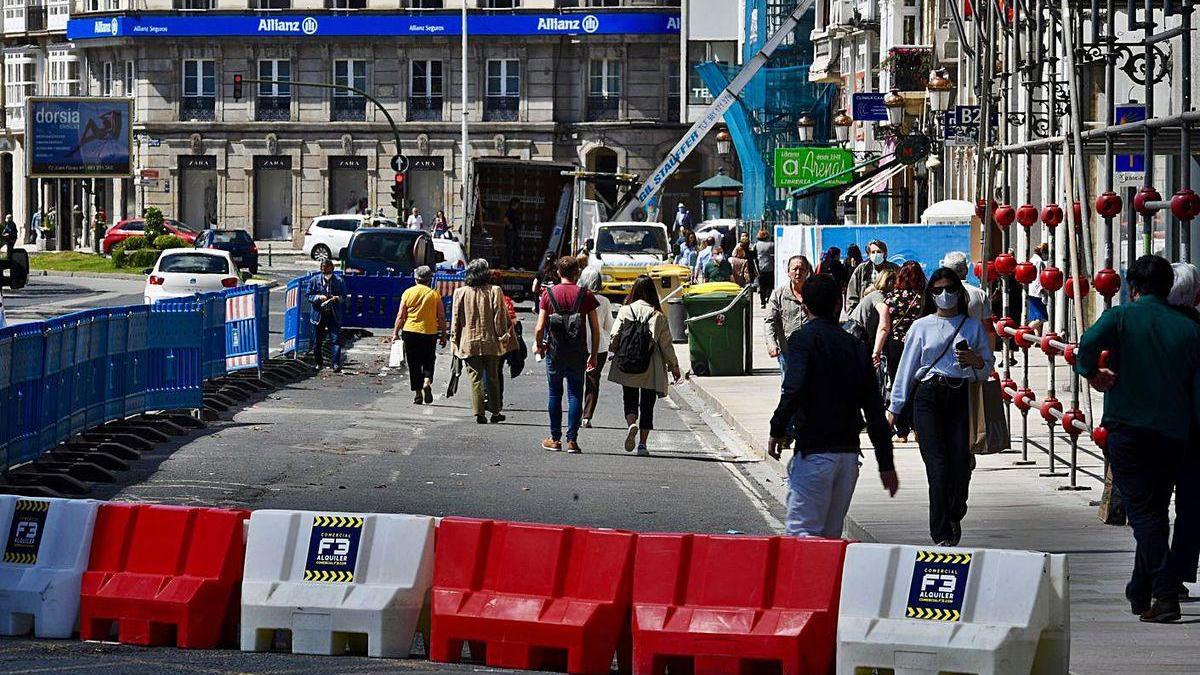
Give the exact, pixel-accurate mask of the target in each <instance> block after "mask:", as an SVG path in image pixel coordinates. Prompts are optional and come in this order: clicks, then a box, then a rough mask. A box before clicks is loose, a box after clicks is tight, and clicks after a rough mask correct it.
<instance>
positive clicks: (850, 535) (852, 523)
mask: <svg viewBox="0 0 1200 675" xmlns="http://www.w3.org/2000/svg"><path fill="white" fill-rule="evenodd" d="M678 386H686V387H687V388H688V389H689V390H690V391H692V392H693V393H694V394H695V395H696V397H697V398H699V399H700V400H701V401H703V402H704V404H705V405H706V406H708V408H709V409H710V410H711V411H714V412H716V413H717V414H719V415H720V416H721V419H723V420H724V421H725V423H726V424H728V425H729V426H730V427H731V428H732V429H733V431H734V433H736V434H737V438H738V440H740V441H741V442H742V443H743V444H744V445H745V446H746V449H747V450H749V451H750V453H751V454H752V455H754V456H755V457H760V458H762V460H763V461H764V463H765V464H766V465H767V466H769V467H771V469H773V470H774V471H775V472H776V473H778V474H779V476H780V477H781V478H783V479H784V480H786V479H787V462H786V461H782V460H778V459H775V458H774V457H771V456H770V455H768V454H767V453H766V451H765V449H764V448H763V447H762V446H760V445H759V444H758V443H757V442H756V441H755V435H754V434H753V433H752V432H751V431H750V430H748V429H746V427H745V426H743V425H742V423H741V422H740V421H738V420H737V419H736V418H735V417H734V416H733V415H731V414H729V410H728V409H726V408H725V406H724V405H722V403H721V401H720V400H719V399H717V397H715V396H713V395H712V394H710V393H709V392H708V391H707V390H706V389H705V388H704V386H703V385H701V384H698V383H697V382H696V380H694V379H693V378H691V377H689V378H688V379H687V380H686V382H685V384H683V385H677V387H678ZM671 400H672V401H675V404H676V405H678V406H680V407H691V408H692V409H693V410H694V409H695V408H694V406H691V404H689V403H688V402H687V400H686V399H685V398H684V396H682V395H681V394H679V393H676V391H675V388H672V389H671ZM696 412H698V413H703V412H705V411H703V410H697V411H696ZM764 433H765V432H764ZM851 509H853V505H852V506H851ZM844 528H845V532H843V535H842V536H844V537H845V538H847V539H849V540H851V541H859V542H867V543H875V542H878V541H879V539H878V538H876V537H875V535H873V534H871V533H870V532H869V531H868V530H867V529H866V528H865V527H863V526H862V525H860V524H859V523H858V521H856V520H854V515H853V513H847V514H846V521H845V525H844Z"/></svg>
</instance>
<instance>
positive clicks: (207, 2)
mask: <svg viewBox="0 0 1200 675" xmlns="http://www.w3.org/2000/svg"><path fill="white" fill-rule="evenodd" d="M216 8H217V3H216V0H175V9H181V10H184V11H199V10H205V9H216Z"/></svg>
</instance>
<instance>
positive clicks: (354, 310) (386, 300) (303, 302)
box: [283, 272, 466, 354]
mask: <svg viewBox="0 0 1200 675" xmlns="http://www.w3.org/2000/svg"><path fill="white" fill-rule="evenodd" d="M316 277H317V273H315V272H314V273H312V274H307V275H305V276H302V277H296V278H295V279H292V280H291V281H289V282H288V284H287V288H286V291H285V295H284V302H285V304H284V314H283V352H284V353H285V354H304V353H306V352H308V351H310V350H311V349H312V339H313V327H312V321H311V318H312V305H311V303H309V302H308V288H309V285H310V284H311V283H312V282H313V281H315V280H316ZM343 279H345V281H346V306H345V310H344V311H343V313H342V328H375V329H390V328H392V326H394V325H395V324H396V315H397V314H398V313H399V311H400V298H401V296H403V295H404V291H406V290H408V289H409V288H411V287H412V285H413V283H414V281H413V278H412V276H411V275H409V276H407V277H403V276H365V275H347V276H344V277H343ZM464 279H466V273H464V272H458V273H455V274H445V273H439V274H435V275H434V277H433V280H434V287H435V288H437V289H438V292H440V293H441V294H442V304H443V305H444V306H445V308H446V319H447V321H448V320H449V319H450V309H451V305H452V300H453V295H454V291H455V289H457V288H458V287H459V286H462V284H463V280H464Z"/></svg>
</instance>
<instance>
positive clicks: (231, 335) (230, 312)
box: [225, 286, 266, 372]
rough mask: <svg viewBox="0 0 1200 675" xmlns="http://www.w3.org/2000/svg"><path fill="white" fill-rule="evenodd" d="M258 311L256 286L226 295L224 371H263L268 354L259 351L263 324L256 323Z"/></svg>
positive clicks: (239, 289)
mask: <svg viewBox="0 0 1200 675" xmlns="http://www.w3.org/2000/svg"><path fill="white" fill-rule="evenodd" d="M258 312H259V302H258V298H257V292H256V290H255V288H254V287H253V286H244V287H242V288H238V289H234V290H232V291H228V292H226V293H225V370H227V371H229V372H233V371H235V370H244V369H246V368H260V367H261V366H262V363H263V361H265V360H266V354H265V351H264V352H263V353H260V351H259V346H260V337H261V336H260V335H259V330H258V325H259V324H260V323H264V322H261V321H257V320H256V317H257V316H258ZM263 346H264V347H265V345H263Z"/></svg>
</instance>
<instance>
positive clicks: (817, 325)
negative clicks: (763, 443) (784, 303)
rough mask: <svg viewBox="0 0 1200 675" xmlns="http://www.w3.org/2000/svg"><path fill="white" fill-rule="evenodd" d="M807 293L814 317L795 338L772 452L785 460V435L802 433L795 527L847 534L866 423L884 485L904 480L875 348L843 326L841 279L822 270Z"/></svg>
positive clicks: (794, 468)
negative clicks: (871, 353)
mask: <svg viewBox="0 0 1200 675" xmlns="http://www.w3.org/2000/svg"><path fill="white" fill-rule="evenodd" d="M800 295H801V298H802V299H803V301H804V306H805V307H806V308H807V309H808V312H809V315H810V316H811V317H812V318H811V320H809V321H807V322H805V324H804V326H803V327H802V328H801V329H800V330H798V331H796V332H795V333H792V335H791V337H789V338H788V342H787V365H786V367H785V369H784V375H783V390H782V392H781V393H780V396H779V405H778V406H777V407H776V408H775V414H774V415H773V416H772V417H771V440H770V442H769V443H768V445H767V452H769V453H770V454H771V456H772V457H775V458H776V459H778V458H779V457H780V455H781V454H782V449H781V448H782V444H783V441H784V439H785V438H786V437H788V436H794V438H795V439H796V454H795V456H794V457H793V458H792V461H791V462H790V463H789V465H788V498H787V510H788V514H787V533H788V534H790V535H795V536H802V537H831V538H836V537H841V536H842V526H843V521H844V520H845V518H846V513H847V512H848V511H849V510H850V498H851V497H853V496H854V486H855V484H856V483H857V482H858V468H859V457H860V455H861V454H862V453H861V451H860V446H859V434H860V433H861V432H862V430H863V427H866V429H867V434H868V435H869V436H870V437H871V444H872V445H873V446H874V447H875V462H876V464H878V465H879V478H880V480H881V481H882V482H883V487H884V489H886V490H887V491H888V493H889V494H890V495H892V496H895V495H896V490H898V489H899V488H900V481H899V479H898V478H897V477H896V469H895V464H894V463H893V459H892V431H891V428H890V427H889V426H888V423H887V419H886V418H885V417H884V414H883V397H882V396H881V395H880V393H879V384H878V382H877V381H876V380H875V369H874V368H873V367H872V366H871V359H870V356H868V355H867V348H866V346H865V345H864V344H863V343H862V342H861V341H860V340H857V339H855V338H854V337H853V336H852V335H850V334H849V333H847V332H846V331H844V330H842V328H841V326H839V325H838V321H837V320H838V315H839V313H840V312H841V309H842V288H841V285H840V284H839V283H838V282H837V281H835V280H834V278H833V277H831V276H829V275H828V274H817V275H814V276H812V277H810V278H809V279H808V281H807V282H806V283H805V284H804V289H803V290H802V291H801V292H800ZM864 415H865V420H864Z"/></svg>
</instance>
